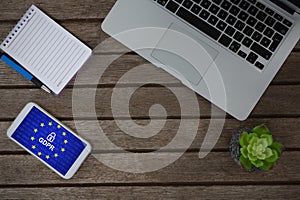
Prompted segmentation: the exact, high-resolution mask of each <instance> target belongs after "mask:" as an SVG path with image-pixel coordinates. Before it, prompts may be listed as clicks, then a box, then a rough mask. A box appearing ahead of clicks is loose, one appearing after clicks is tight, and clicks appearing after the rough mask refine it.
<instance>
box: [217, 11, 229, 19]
mask: <svg viewBox="0 0 300 200" xmlns="http://www.w3.org/2000/svg"><path fill="white" fill-rule="evenodd" d="M227 16H228V13H227V12H226V11H225V10H223V9H222V10H220V12H219V13H218V17H220V18H221V19H223V20H225V19H226V17H227Z"/></svg>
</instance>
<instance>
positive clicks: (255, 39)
mask: <svg viewBox="0 0 300 200" xmlns="http://www.w3.org/2000/svg"><path fill="white" fill-rule="evenodd" d="M261 38H262V34H260V33H259V32H257V31H255V32H254V33H253V35H252V39H253V40H254V41H256V42H259V41H260V40H261Z"/></svg>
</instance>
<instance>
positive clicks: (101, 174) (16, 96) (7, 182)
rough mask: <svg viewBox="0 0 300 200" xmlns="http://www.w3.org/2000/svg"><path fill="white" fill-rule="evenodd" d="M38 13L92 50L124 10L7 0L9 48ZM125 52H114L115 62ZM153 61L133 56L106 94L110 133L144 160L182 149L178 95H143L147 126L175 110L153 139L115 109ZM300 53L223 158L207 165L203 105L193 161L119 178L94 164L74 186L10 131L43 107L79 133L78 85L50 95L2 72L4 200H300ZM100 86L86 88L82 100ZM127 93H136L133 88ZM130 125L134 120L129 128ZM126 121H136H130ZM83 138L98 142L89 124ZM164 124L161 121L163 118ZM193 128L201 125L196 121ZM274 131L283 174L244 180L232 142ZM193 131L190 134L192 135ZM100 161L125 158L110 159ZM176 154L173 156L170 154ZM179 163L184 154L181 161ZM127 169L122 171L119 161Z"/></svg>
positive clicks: (0, 16)
mask: <svg viewBox="0 0 300 200" xmlns="http://www.w3.org/2000/svg"><path fill="white" fill-rule="evenodd" d="M33 3H34V4H35V5H37V6H38V7H39V8H41V9H42V10H44V11H45V12H46V13H47V14H48V15H50V16H51V17H52V18H54V19H55V20H56V21H58V22H59V23H60V24H62V25H63V26H64V27H65V28H66V29H68V30H69V31H71V32H72V33H73V34H74V35H76V36H77V37H78V38H79V39H81V40H82V41H83V42H84V43H86V44H87V45H89V46H90V47H91V48H95V47H96V46H97V45H98V44H99V43H100V42H101V41H103V40H105V39H106V38H107V37H108V36H107V35H106V34H104V33H103V32H102V30H101V23H102V22H103V19H104V18H105V16H106V15H107V14H108V12H109V10H110V9H111V7H112V6H113V4H114V3H115V0H97V1H96V0H85V1H80V0H64V1H58V0H43V1H42V0H32V1H29V0H24V1H18V0H6V1H3V2H1V7H0V38H5V37H6V35H7V34H8V32H9V31H10V30H11V29H12V28H13V26H14V25H15V24H16V22H17V21H18V19H19V18H20V17H21V16H22V15H23V13H24V12H25V11H26V10H27V9H28V8H29V7H30V5H31V4H33ZM114 53H116V52H113V51H110V52H109V53H106V54H105V55H107V56H110V55H111V54H114ZM145 63H147V61H145V60H144V59H142V58H141V57H140V56H138V55H136V54H134V53H128V54H126V55H124V56H122V57H121V58H119V59H118V60H117V61H115V62H114V63H113V64H112V65H111V66H110V67H109V68H108V70H107V71H106V72H105V73H104V76H103V77H102V79H101V81H100V82H99V84H98V85H97V97H96V98H97V99H96V101H97V102H101V103H97V105H96V110H97V116H98V120H99V122H100V124H101V127H102V128H103V129H104V130H105V131H106V132H107V133H108V135H109V138H110V140H111V141H112V142H114V143H115V144H116V145H118V146H120V147H122V148H124V149H126V150H128V151H131V152H135V153H142V152H148V151H153V150H157V149H159V148H160V147H163V146H165V145H166V144H168V142H170V141H171V140H172V138H173V137H174V135H175V134H176V131H177V129H178V126H179V123H180V121H181V113H180V107H179V105H178V102H177V101H176V98H175V97H174V95H173V94H172V93H171V92H170V91H169V90H168V89H167V88H164V87H162V86H160V85H157V84H151V85H148V86H147V87H143V88H141V89H140V90H138V91H137V92H136V94H135V95H134V96H133V97H132V100H131V104H130V111H131V117H132V118H133V119H134V120H135V121H136V123H138V124H147V123H149V121H150V118H149V113H148V112H149V108H150V106H151V105H153V104H154V103H159V104H162V105H163V106H164V107H165V108H166V110H167V115H168V117H167V122H166V125H165V127H164V129H163V130H162V131H161V132H160V133H159V134H158V135H156V136H155V137H153V138H151V139H146V140H143V139H135V138H132V137H128V136H127V135H126V134H125V133H124V132H122V131H121V130H120V129H119V127H118V126H117V125H116V123H115V121H114V118H113V116H112V111H111V106H110V101H111V94H112V90H113V88H114V84H115V83H116V82H117V81H118V80H119V79H120V77H122V75H123V74H124V73H125V72H126V71H128V70H130V69H131V68H133V67H135V66H137V65H140V64H145ZM299 66H300V43H298V45H297V46H296V48H295V49H294V51H293V52H292V53H291V55H290V56H289V58H288V59H287V61H286V62H285V64H284V66H283V67H282V69H281V70H280V72H279V73H278V75H277V76H276V78H275V79H274V80H273V82H272V84H271V85H270V87H269V88H268V90H267V91H266V93H265V94H264V96H263V97H262V99H261V100H260V102H259V103H258V105H257V106H256V108H255V110H254V111H253V113H252V114H251V116H250V117H249V119H248V120H246V121H244V122H240V121H237V120H235V119H233V118H232V117H229V116H227V117H226V123H225V126H224V129H223V132H222V135H221V137H220V139H219V141H218V142H217V144H216V146H215V147H214V149H213V151H212V152H211V153H210V154H209V155H208V156H207V157H206V158H204V159H199V158H198V152H199V147H200V146H201V144H202V142H203V137H204V133H205V131H206V130H207V129H208V123H209V119H210V112H209V109H210V106H211V104H210V103H209V102H207V101H206V100H204V99H203V98H201V97H198V101H199V105H200V108H201V111H202V113H201V114H202V117H201V119H200V123H199V129H198V134H197V136H196V138H195V140H194V142H193V143H192V145H191V146H190V148H189V149H188V150H187V152H186V153H184V154H183V156H182V157H181V158H180V159H178V160H177V161H176V162H174V163H173V164H171V165H169V166H167V167H166V168H163V169H160V170H158V171H154V172H149V173H142V174H133V173H126V172H121V171H118V170H114V169H111V168H110V167H107V166H106V165H104V164H102V163H101V162H99V161H98V160H97V159H96V158H95V157H94V156H93V155H90V156H89V157H88V159H87V160H86V161H85V162H84V164H83V166H82V167H81V168H80V170H79V171H78V173H77V174H76V175H75V176H74V178H72V179H71V180H63V179H61V178H60V177H59V176H58V175H56V174H55V173H54V172H52V171H51V170H49V169H48V168H47V167H45V166H44V165H43V164H42V163H40V162H39V161H38V160H37V159H35V158H34V157H33V156H31V155H29V154H28V153H26V152H25V151H24V150H23V149H21V148H20V147H19V146H17V145H16V144H15V143H13V142H12V141H11V140H9V139H8V138H7V136H6V130H7V128H8V127H9V125H10V124H11V123H12V121H13V120H14V118H15V117H16V116H17V114H18V112H20V110H21V109H22V108H23V107H24V106H25V105H26V104H27V103H28V102H30V101H34V102H36V103H38V104H39V105H41V106H42V107H43V108H45V109H46V110H48V111H49V112H50V113H52V114H53V115H54V116H55V117H57V118H58V119H59V120H62V121H63V123H65V124H66V125H68V126H69V127H71V128H72V129H73V130H75V131H76V128H75V125H74V119H73V115H72V90H73V85H74V81H72V82H71V83H70V85H69V86H68V87H67V88H66V89H65V90H64V91H63V92H62V94H61V95H60V96H53V95H49V94H46V93H45V92H43V91H42V90H40V89H37V88H36V87H35V86H34V85H32V83H31V82H28V81H27V80H25V79H24V78H23V77H22V76H20V75H19V74H17V73H16V72H15V71H14V70H12V69H10V68H9V67H7V66H6V65H5V64H4V63H3V62H0V95H1V99H0V108H1V110H0V199H10V198H14V199H16V198H22V199H23V198H24V199H42V198H57V199H177V198H178V199H299V197H300V165H299V164H300V125H299V123H300V118H299V117H300V101H299V97H300V76H299V73H300V67H299ZM152 68H153V69H152V70H151V73H154V74H149V76H156V73H157V74H162V75H163V76H165V77H164V78H165V79H167V80H171V81H172V82H173V83H174V84H172V85H171V87H174V88H177V89H180V90H183V91H185V92H187V93H191V94H192V92H191V91H190V90H189V89H187V88H185V87H184V86H183V85H181V84H180V83H179V82H178V81H177V80H175V79H173V78H172V77H171V76H169V75H168V74H166V73H164V72H162V71H161V70H159V69H157V68H155V67H152ZM93 87H95V86H92V85H90V86H86V85H84V86H83V88H81V90H82V94H83V95H84V93H85V92H86V91H89V90H91V88H93ZM122 87H123V88H130V87H133V86H132V85H131V84H127V83H126V82H125V83H123V85H122ZM126 117H127V118H126ZM122 119H123V120H128V119H130V116H125V117H124V118H122ZM80 120H81V122H80V123H81V124H82V126H81V128H82V129H83V130H85V131H86V132H92V131H93V129H92V127H90V126H89V124H90V121H89V116H85V118H82V119H80ZM156 120H164V119H160V118H159V116H158V118H157V119H156ZM189 120H197V119H193V118H190V119H189ZM262 123H265V124H266V125H267V126H268V127H269V128H270V129H271V131H272V133H273V134H274V136H275V137H276V139H277V140H279V141H280V142H282V143H283V144H284V145H285V148H286V150H285V151H284V153H283V156H282V158H281V159H280V160H279V162H278V164H277V165H276V166H275V167H274V169H273V170H271V171H268V172H254V173H248V172H244V171H243V170H242V169H240V167H239V166H237V165H236V164H235V163H234V161H233V160H232V158H231V156H230V153H229V151H228V145H229V141H230V138H231V136H232V133H233V132H234V130H237V129H239V128H242V127H245V126H247V127H251V126H255V125H257V124H262ZM186 134H189V130H188V129H187V133H186ZM100 153H111V154H118V153H119V152H118V151H114V150H110V149H108V150H105V149H103V152H100ZM169 153H172V152H169ZM174 153H176V152H174ZM116 162H117V161H116Z"/></svg>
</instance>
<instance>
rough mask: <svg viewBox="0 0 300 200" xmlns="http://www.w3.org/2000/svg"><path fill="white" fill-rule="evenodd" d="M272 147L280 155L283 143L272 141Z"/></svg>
mask: <svg viewBox="0 0 300 200" xmlns="http://www.w3.org/2000/svg"><path fill="white" fill-rule="evenodd" d="M270 147H271V148H272V149H275V150H276V151H277V152H278V154H279V156H281V153H282V148H283V145H282V144H281V143H279V142H273V144H272V145H271V146H270Z"/></svg>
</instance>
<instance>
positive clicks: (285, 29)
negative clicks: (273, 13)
mask: <svg viewBox="0 0 300 200" xmlns="http://www.w3.org/2000/svg"><path fill="white" fill-rule="evenodd" d="M274 29H275V30H276V31H278V32H279V33H281V34H282V35H285V34H287V32H288V31H289V28H288V27H286V26H284V25H283V24H281V23H280V22H277V23H276V24H275V26H274Z"/></svg>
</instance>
